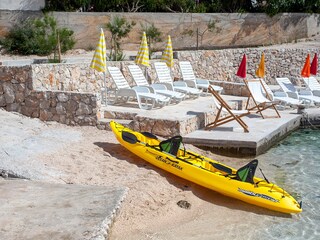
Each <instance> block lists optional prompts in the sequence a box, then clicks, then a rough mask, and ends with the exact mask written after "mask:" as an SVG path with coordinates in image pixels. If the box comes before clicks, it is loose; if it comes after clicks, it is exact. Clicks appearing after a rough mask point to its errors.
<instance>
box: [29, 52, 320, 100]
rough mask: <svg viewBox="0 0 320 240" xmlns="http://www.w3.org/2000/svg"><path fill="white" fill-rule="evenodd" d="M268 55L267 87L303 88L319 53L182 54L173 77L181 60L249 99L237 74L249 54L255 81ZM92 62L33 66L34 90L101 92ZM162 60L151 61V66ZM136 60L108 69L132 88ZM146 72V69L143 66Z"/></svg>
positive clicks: (249, 72)
mask: <svg viewBox="0 0 320 240" xmlns="http://www.w3.org/2000/svg"><path fill="white" fill-rule="evenodd" d="M262 52H264V53H265V67H266V77H265V80H266V82H267V83H268V84H271V85H276V84H277V83H276V81H275V78H276V77H289V78H290V79H291V80H292V82H293V83H294V84H296V85H298V86H301V85H302V81H301V76H300V72H301V69H302V67H303V65H304V62H305V58H306V56H307V54H308V53H310V54H311V57H313V54H314V53H318V54H319V53H320V49H319V48H312V49H304V48H295V49H292V48H286V49H284V48H247V49H225V50H210V51H209V50H207V51H204V50H203V51H179V52H177V58H178V59H175V60H174V67H173V68H172V75H173V76H174V77H175V78H178V79H179V78H180V79H181V78H182V76H181V74H180V70H179V65H178V64H179V60H180V61H182V60H188V61H190V62H191V63H192V65H193V68H194V71H195V74H196V76H197V77H199V78H204V79H211V80H214V81H215V84H217V85H220V86H223V87H224V89H225V92H224V93H225V94H230V95H238V96H247V90H246V88H245V86H244V84H243V80H242V79H240V78H238V77H237V76H236V75H235V74H236V72H237V69H238V67H239V64H240V62H241V59H242V57H243V54H246V55H247V78H254V77H255V71H256V69H257V67H258V65H259V62H260V58H261V53H262ZM90 61H91V59H88V60H87V61H85V62H82V63H77V64H34V65H31V70H32V78H33V88H34V89H37V90H50V91H51V90H61V91H78V92H96V93H99V92H100V89H101V87H102V86H103V74H101V73H98V72H96V71H95V70H93V69H91V68H90V67H89V66H90ZM154 61H159V60H151V63H152V62H154ZM130 64H134V62H133V61H121V62H107V65H108V66H117V67H119V68H120V69H121V71H122V72H123V74H124V76H125V77H126V79H127V80H128V82H129V84H130V85H131V86H134V82H133V80H132V79H131V76H130V73H129V71H128V68H127V65H130ZM142 69H143V71H145V69H146V68H145V67H142ZM319 71H320V70H319ZM146 72H147V74H148V79H149V80H150V82H155V81H156V80H155V79H156V74H155V70H154V69H153V65H152V64H151V67H149V68H147V70H146ZM106 82H107V86H108V88H114V86H113V85H112V80H111V79H110V76H109V75H108V73H107V75H106Z"/></svg>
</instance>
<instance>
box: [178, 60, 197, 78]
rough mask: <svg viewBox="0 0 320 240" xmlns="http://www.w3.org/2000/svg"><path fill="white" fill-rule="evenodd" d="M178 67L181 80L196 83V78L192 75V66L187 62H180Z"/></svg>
mask: <svg viewBox="0 0 320 240" xmlns="http://www.w3.org/2000/svg"><path fill="white" fill-rule="evenodd" d="M179 66H180V70H181V74H182V78H183V80H188V81H196V76H195V75H194V72H193V68H192V65H191V63H190V62H189V61H180V62H179Z"/></svg>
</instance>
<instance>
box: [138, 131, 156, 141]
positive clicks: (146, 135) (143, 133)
mask: <svg viewBox="0 0 320 240" xmlns="http://www.w3.org/2000/svg"><path fill="white" fill-rule="evenodd" d="M140 133H141V134H142V135H143V136H145V137H148V138H152V139H158V137H157V136H156V135H154V134H152V133H150V132H140Z"/></svg>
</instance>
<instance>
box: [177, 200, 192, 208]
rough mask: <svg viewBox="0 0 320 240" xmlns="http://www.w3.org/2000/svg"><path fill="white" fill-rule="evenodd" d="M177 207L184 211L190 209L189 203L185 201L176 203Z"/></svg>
mask: <svg viewBox="0 0 320 240" xmlns="http://www.w3.org/2000/svg"><path fill="white" fill-rule="evenodd" d="M177 205H178V206H179V207H181V208H184V209H190V208H191V203H189V202H188V201H185V200H180V201H179V202H177Z"/></svg>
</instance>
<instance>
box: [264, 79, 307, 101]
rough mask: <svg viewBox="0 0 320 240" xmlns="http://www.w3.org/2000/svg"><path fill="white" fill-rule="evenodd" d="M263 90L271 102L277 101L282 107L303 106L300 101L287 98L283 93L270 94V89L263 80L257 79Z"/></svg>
mask: <svg viewBox="0 0 320 240" xmlns="http://www.w3.org/2000/svg"><path fill="white" fill-rule="evenodd" d="M259 80H260V82H261V84H262V86H263V88H264V90H265V91H266V96H267V97H269V99H270V100H271V101H279V102H280V104H281V105H282V106H283V107H286V106H289V107H298V106H300V105H302V104H303V101H302V100H299V99H295V98H291V97H288V95H287V93H285V92H272V90H271V89H270V87H269V86H268V85H267V83H266V82H265V81H264V80H263V79H259Z"/></svg>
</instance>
